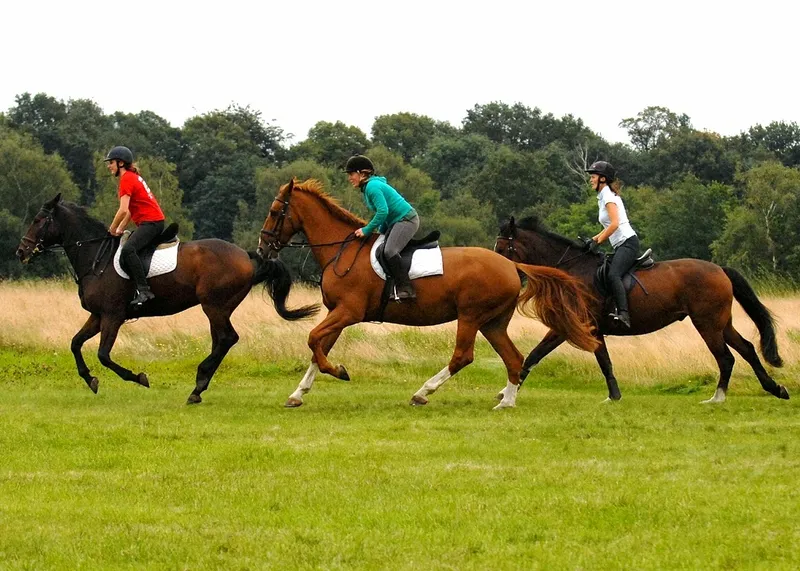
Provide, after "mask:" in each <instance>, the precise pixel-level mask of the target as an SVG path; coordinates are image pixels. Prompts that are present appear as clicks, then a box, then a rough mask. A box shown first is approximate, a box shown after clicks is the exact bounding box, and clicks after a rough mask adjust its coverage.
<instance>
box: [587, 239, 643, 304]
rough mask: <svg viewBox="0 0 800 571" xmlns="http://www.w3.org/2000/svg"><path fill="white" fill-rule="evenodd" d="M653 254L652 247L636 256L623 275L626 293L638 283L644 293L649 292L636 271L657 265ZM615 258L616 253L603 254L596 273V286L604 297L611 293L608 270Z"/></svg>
mask: <svg viewBox="0 0 800 571" xmlns="http://www.w3.org/2000/svg"><path fill="white" fill-rule="evenodd" d="M652 254H653V250H652V248H648V249H647V250H645V252H644V254H642V255H641V256H639V257H638V258H636V261H635V262H634V263H633V266H632V267H631V269H630V270H628V271H627V273H626V274H625V275H624V276H622V285H623V287H624V288H625V292H626V293H628V292H630V291H631V290H632V289H633V287H634V285H636V284H637V283H638V284H639V286H640V287H641V288H642V290H643V291H644V293H645V294H647V290H646V289H645V287H644V286H643V285H642V282H640V281H639V280H638V279H637V278H636V274H635V272H637V271H640V270H649V269H650V268H652V267H653V266H655V264H656V262H655V260H654V259H653V256H652ZM613 258H614V254H603V257H602V258H601V260H600V265H599V266H598V267H597V272H595V274H594V287H595V289H597V291H598V292H600V294H601V295H602V296H603V297H608V296H609V295H611V287H609V285H608V271H609V270H610V269H611V260H612V259H613Z"/></svg>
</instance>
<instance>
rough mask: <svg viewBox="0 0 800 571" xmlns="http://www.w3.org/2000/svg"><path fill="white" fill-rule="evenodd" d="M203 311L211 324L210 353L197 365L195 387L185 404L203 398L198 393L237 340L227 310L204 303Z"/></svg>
mask: <svg viewBox="0 0 800 571" xmlns="http://www.w3.org/2000/svg"><path fill="white" fill-rule="evenodd" d="M203 312H204V313H205V314H206V316H207V317H208V322H209V323H210V325H211V353H210V354H209V356H208V357H206V358H205V359H203V362H202V363H200V364H199V365H198V366H197V377H196V380H195V388H194V390H193V391H192V394H190V395H189V398H188V399H187V400H186V404H197V403H199V402H202V400H203V399H202V398H201V397H200V395H201V394H202V392H203V391H205V390H206V389H207V388H208V384H209V383H210V382H211V377H213V376H214V373H216V372H217V368H218V367H219V365H220V363H222V360H223V359H224V358H225V355H227V354H228V351H230V350H231V347H233V346H234V345H236V343H237V342H238V341H239V334H238V333H236V330H235V329H234V328H233V325H232V324H231V320H230V317H231V314H230V312H229V311H227V310H224V309H221V308H217V307H213V306H208V305H204V306H203Z"/></svg>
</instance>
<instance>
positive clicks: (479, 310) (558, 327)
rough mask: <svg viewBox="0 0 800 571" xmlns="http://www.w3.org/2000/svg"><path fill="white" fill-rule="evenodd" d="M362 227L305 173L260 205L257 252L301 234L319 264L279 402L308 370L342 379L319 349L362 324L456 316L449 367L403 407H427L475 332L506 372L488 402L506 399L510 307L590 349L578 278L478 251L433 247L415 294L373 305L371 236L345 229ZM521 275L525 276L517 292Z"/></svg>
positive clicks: (296, 400) (273, 251)
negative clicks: (430, 270) (306, 323)
mask: <svg viewBox="0 0 800 571" xmlns="http://www.w3.org/2000/svg"><path fill="white" fill-rule="evenodd" d="M365 224H366V223H365V222H364V220H362V219H361V218H359V217H357V216H355V215H354V214H352V213H351V212H348V211H347V210H345V209H344V208H342V207H341V206H340V205H339V204H338V202H337V201H336V200H335V199H334V198H332V197H331V196H329V195H328V194H326V193H325V192H324V190H323V189H322V184H321V183H320V182H319V181H317V180H314V179H309V180H306V181H304V182H302V183H301V182H298V181H296V180H295V179H292V180H291V181H290V182H289V183H288V184H285V185H283V186H281V187H280V190H279V191H278V193H277V196H276V197H275V200H274V201H273V202H272V204H271V205H270V209H269V212H268V214H267V217H266V219H265V220H264V225H263V227H262V230H261V234H260V236H259V243H258V250H257V253H259V254H260V255H263V256H268V257H273V256H277V255H278V254H279V252H280V250H281V249H282V248H283V247H285V246H286V245H287V244H290V242H289V241H290V239H291V238H292V236H294V235H295V234H297V233H304V234H305V236H306V238H307V240H308V243H307V244H305V245H306V246H307V247H309V248H310V249H311V252H312V254H313V255H314V257H315V258H316V260H317V262H318V263H319V265H320V267H321V268H322V282H321V289H322V300H323V304H324V305H325V307H326V308H327V309H328V314H327V315H326V317H325V318H324V319H323V320H322V322H320V323H319V324H318V325H317V326H316V327H315V328H314V329H313V330H312V331H311V333H310V334H309V336H308V346H309V348H310V349H311V351H312V354H313V356H312V359H311V364H310V365H309V367H308V370H307V371H306V373H305V375H304V376H303V378H302V380H301V381H300V384H299V385H298V387H297V389H296V390H295V391H294V392H293V393H292V394H291V395H290V396H289V398H288V400H287V401H286V405H285V406H287V407H290V408H293V407H298V406H301V405H302V404H303V396H304V395H305V394H307V393H308V391H309V390H310V389H311V386H312V384H313V382H314V378H315V377H316V375H317V373H318V372H322V373H325V374H328V375H331V376H333V377H335V378H338V379H342V380H350V376H349V374H348V372H347V369H345V367H344V366H343V365H335V366H334V365H333V364H331V362H330V361H329V360H328V358H327V355H328V353H329V352H330V350H331V348H332V347H333V345H334V343H335V342H336V340H337V339H338V338H339V335H340V334H341V332H342V330H343V329H344V328H345V327H348V326H350V325H353V324H356V323H361V322H366V321H386V322H390V323H398V324H404V325H414V326H428V325H436V324H440V323H447V322H450V321H454V320H457V322H458V325H457V332H456V346H455V350H454V352H453V355H452V358H451V359H450V362H449V364H448V365H447V366H446V367H444V368H443V369H442V370H441V371H439V373H437V374H436V375H434V376H433V377H431V378H430V379H428V380H427V381H426V382H425V384H423V385H422V387H421V388H420V389H419V390H418V391H417V392H416V393H414V395H413V396H412V398H411V404H412V405H425V404H427V403H428V398H427V397H428V396H429V395H431V394H432V393H434V392H435V391H436V390H437V389H438V388H439V387H441V386H442V385H443V384H444V383H445V381H447V380H448V379H449V378H450V377H452V376H453V375H455V374H456V373H457V372H458V371H460V370H461V369H463V368H464V367H466V366H467V365H469V364H470V363H471V362H472V360H473V351H474V345H475V337H476V335H477V333H478V331H480V332H481V333H482V334H483V336H484V337H485V338H486V339H487V340H488V341H489V343H490V345H491V346H492V348H493V349H494V350H495V351H496V352H497V354H498V355H499V356H500V358H501V359H502V360H503V363H504V364H505V367H506V372H507V376H508V381H507V384H506V387H505V388H504V389H503V390H502V391H501V392H502V394H503V397H502V398H501V400H500V403H499V404H497V405H496V406H495V409H503V408H509V407H513V406H515V404H516V395H517V386H518V384H519V372H520V368H521V366H522V354H521V353H520V352H519V351H518V350H517V348H516V347H515V346H514V343H513V342H512V341H511V339H510V338H509V336H508V332H507V328H508V324H509V322H510V321H511V318H512V316H513V314H514V309H515V308H519V309H520V311H521V312H523V313H525V314H527V315H529V316H537V317H538V318H539V319H540V320H542V321H543V322H544V323H545V324H547V326H548V327H550V328H552V329H554V330H555V331H559V332H560V334H561V335H563V336H564V338H565V339H566V340H568V341H569V342H570V343H572V344H574V345H575V346H577V347H580V348H582V349H585V350H594V348H595V346H596V344H597V341H596V339H595V337H594V336H593V334H592V331H591V325H590V321H589V313H588V305H587V301H588V298H587V295H588V294H587V292H585V291H584V288H583V287H582V286H581V285H580V283H579V282H578V280H576V279H575V278H573V277H571V276H569V275H568V274H566V273H565V272H562V271H560V270H556V269H552V268H540V267H535V266H530V265H526V264H518V263H514V262H511V261H509V260H507V259H505V258H504V257H503V256H500V255H499V254H496V253H495V252H492V251H491V250H489V249H486V248H460V247H453V248H442V250H441V252H442V262H443V270H444V271H443V274H442V275H437V276H429V277H425V278H423V279H419V280H416V290H417V298H416V300H414V301H408V302H403V303H397V302H393V303H388V304H387V303H386V302H384V303H382V293H383V290H384V282H383V280H382V278H381V277H379V276H378V275H377V274H376V272H375V271H374V270H373V268H372V267H371V264H370V259H369V258H370V256H369V252H370V248H371V247H372V246H373V245H374V243H375V241H376V239H377V237H376V236H375V235H372V236H366V237H364V238H361V239H359V238H356V236H355V234H354V232H355V230H357V229H359V228H362V227H363V226H365ZM362 252H363V254H362ZM521 275H524V276H525V279H526V281H527V285H526V286H525V287H524V289H523V288H522V278H521Z"/></svg>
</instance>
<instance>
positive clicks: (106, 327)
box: [97, 316, 150, 388]
mask: <svg viewBox="0 0 800 571" xmlns="http://www.w3.org/2000/svg"><path fill="white" fill-rule="evenodd" d="M124 322H125V319H124V318H123V317H113V318H112V317H109V316H105V317H103V318H102V323H101V327H100V347H99V348H98V349H97V358H98V359H100V363H101V364H102V365H103V366H104V367H107V368H109V369H111V370H112V371H114V372H115V373H116V374H117V375H119V377H120V378H122V379H123V380H125V381H131V382H133V383H136V384H139V385H142V386H143V387H148V388H149V387H150V382H149V381H148V380H147V375H145V374H144V373H139V374H138V375H134V374H133V371H131V370H130V369H126V368H125V367H121V366H120V365H118V364H117V363H115V362H114V361H112V360H111V349H112V348H113V347H114V343H115V342H116V340H117V334H118V333H119V328H120V327H122V324H123V323H124Z"/></svg>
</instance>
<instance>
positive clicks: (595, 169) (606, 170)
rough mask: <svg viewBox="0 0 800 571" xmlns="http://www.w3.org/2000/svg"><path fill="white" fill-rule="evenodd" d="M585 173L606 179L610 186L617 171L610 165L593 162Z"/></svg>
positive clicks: (604, 162)
mask: <svg viewBox="0 0 800 571" xmlns="http://www.w3.org/2000/svg"><path fill="white" fill-rule="evenodd" d="M586 172H588V173H589V174H599V175H600V176H603V177H605V178H606V182H607V183H609V184H611V183H612V182H614V180H615V179H616V178H617V171H616V169H614V167H613V166H611V163H608V162H606V161H595V162H593V163H592V166H590V167H589V168H588V169H586Z"/></svg>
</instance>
